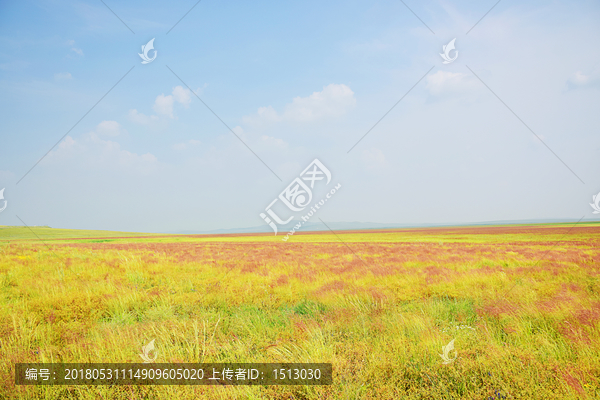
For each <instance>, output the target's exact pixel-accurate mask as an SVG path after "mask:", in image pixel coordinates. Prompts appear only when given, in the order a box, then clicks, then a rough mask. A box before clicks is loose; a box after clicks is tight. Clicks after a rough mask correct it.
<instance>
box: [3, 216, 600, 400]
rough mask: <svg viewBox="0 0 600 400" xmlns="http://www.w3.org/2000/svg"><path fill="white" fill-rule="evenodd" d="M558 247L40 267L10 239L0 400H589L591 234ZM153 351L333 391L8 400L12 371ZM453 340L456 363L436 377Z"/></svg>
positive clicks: (103, 258) (284, 248)
mask: <svg viewBox="0 0 600 400" xmlns="http://www.w3.org/2000/svg"><path fill="white" fill-rule="evenodd" d="M578 228H579V227H578ZM15 229H23V228H15ZM34 229H35V230H36V233H37V234H38V235H39V236H40V237H41V238H43V239H48V238H55V239H61V238H68V237H72V236H69V235H72V234H73V233H72V232H61V233H59V234H53V233H52V231H50V232H49V231H47V230H44V231H42V229H48V228H34ZM519 229H520V228H519ZM568 229H569V226H543V227H536V228H534V229H533V230H534V231H535V232H533V233H532V232H531V230H529V231H528V233H523V232H519V231H518V229H517V230H516V231H515V232H506V233H502V234H498V233H495V231H494V228H489V229H488V230H485V231H484V232H480V233H477V232H465V231H464V230H461V229H460V228H454V229H451V230H449V229H446V230H444V229H440V230H427V231H425V232H424V231H421V230H414V231H402V232H380V233H376V232H372V233H368V232H357V233H345V234H344V233H341V234H338V235H339V238H341V239H342V240H343V241H344V242H346V243H347V244H348V245H349V246H350V249H349V248H348V247H347V246H346V245H345V244H343V243H340V241H339V239H338V238H337V237H336V236H335V235H332V234H327V233H320V234H314V235H294V236H293V237H292V238H290V240H289V241H288V242H281V240H280V238H279V237H273V236H272V235H262V236H256V237H253V236H242V237H232V236H228V237H212V238H211V237H185V236H174V237H170V238H168V237H160V238H159V237H145V238H122V239H116V240H115V241H114V242H104V241H99V240H95V239H94V238H100V237H101V238H106V237H118V236H120V237H124V236H127V235H125V234H122V233H120V232H116V233H114V234H113V235H110V234H109V233H107V232H101V233H98V234H97V235H95V236H94V235H93V234H92V233H91V232H89V233H88V234H86V235H85V236H86V237H87V239H77V240H52V241H47V242H46V244H47V245H48V246H50V250H49V249H48V248H47V247H46V245H45V244H43V243H40V242H39V241H38V240H25V239H27V237H22V236H19V235H20V234H21V232H17V233H15V234H14V237H16V236H19V239H18V240H14V239H13V238H11V237H9V236H7V235H5V233H7V232H9V229H8V228H6V229H5V230H4V231H0V234H1V235H3V236H1V237H0V302H1V304H2V307H1V308H0V370H1V372H0V385H1V386H0V398H2V397H6V398H23V399H25V398H66V397H69V396H71V397H73V398H89V399H92V398H107V399H114V398H123V399H129V398H161V399H170V398H178V399H186V398H189V399H195V398H222V399H230V398H247V399H259V398H280V399H289V398H290V397H291V398H297V399H304V398H309V399H321V398H330V399H355V398H358V399H376V398H377V399H379V398H381V399H391V398H408V399H411V398H414V399H427V398H430V399H457V398H465V399H488V398H494V399H498V398H507V399H508V398H523V399H548V398H561V399H580V398H594V397H596V396H598V395H600V379H599V376H600V345H599V340H600V331H599V329H600V327H599V324H598V320H599V319H600V282H599V281H600V279H599V276H600V274H599V272H600V229H598V228H597V227H594V226H588V227H587V228H585V229H579V230H574V231H572V232H571V233H569V235H568V236H567V237H565V233H566V232H567V231H568ZM38 230H39V231H38ZM135 235H136V236H140V235H139V234H135ZM561 239H562V241H561V242H558V241H559V240H561ZM566 239H568V240H566ZM152 339H156V346H157V351H158V357H159V359H158V360H157V361H159V362H330V363H332V364H333V368H334V383H333V385H331V386H324V387H302V386H298V387H285V386H281V387H275V386H272V387H225V388H214V387H165V386H157V387H118V388H108V387H93V388H86V387H44V388H36V387H15V385H14V363H17V362H139V361H140V358H139V356H138V353H140V350H141V347H142V346H143V345H145V344H146V343H148V342H149V341H150V340H152ZM452 339H455V347H456V350H457V355H458V358H457V359H456V361H454V362H453V363H451V364H448V365H443V364H442V359H441V358H440V356H439V353H441V352H442V351H441V348H442V346H444V345H446V344H447V343H448V342H450V341H451V340H452ZM502 396H506V397H502Z"/></svg>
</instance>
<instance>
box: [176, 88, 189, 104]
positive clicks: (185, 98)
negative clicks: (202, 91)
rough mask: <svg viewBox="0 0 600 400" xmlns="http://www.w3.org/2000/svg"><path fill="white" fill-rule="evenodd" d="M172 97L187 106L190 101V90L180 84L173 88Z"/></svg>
mask: <svg viewBox="0 0 600 400" xmlns="http://www.w3.org/2000/svg"><path fill="white" fill-rule="evenodd" d="M173 98H174V99H175V101H176V102H178V103H180V104H183V105H184V106H185V107H188V106H189V105H190V103H191V102H192V97H191V92H190V90H189V89H184V88H183V87H182V86H175V88H173Z"/></svg>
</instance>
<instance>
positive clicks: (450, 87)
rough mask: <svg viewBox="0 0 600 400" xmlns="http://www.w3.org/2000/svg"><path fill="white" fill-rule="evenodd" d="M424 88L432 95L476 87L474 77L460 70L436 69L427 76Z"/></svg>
mask: <svg viewBox="0 0 600 400" xmlns="http://www.w3.org/2000/svg"><path fill="white" fill-rule="evenodd" d="M426 79H427V85H426V88H427V90H428V91H429V93H431V94H432V95H434V96H440V95H444V94H450V93H461V92H471V91H473V90H474V89H476V88H477V81H476V80H475V78H474V77H472V76H471V75H468V74H463V73H461V72H448V71H438V72H436V73H435V74H431V75H428V76H427V78H426Z"/></svg>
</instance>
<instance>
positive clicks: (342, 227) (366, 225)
mask: <svg viewBox="0 0 600 400" xmlns="http://www.w3.org/2000/svg"><path fill="white" fill-rule="evenodd" d="M298 222H299V221H297V220H293V221H291V222H290V223H289V224H287V225H285V227H283V226H282V227H280V228H281V229H280V230H279V233H278V235H281V234H283V235H285V234H286V233H287V232H289V231H290V230H291V229H292V228H293V226H294V225H295V224H297V223H298ZM575 222H577V220H576V219H571V218H564V219H522V220H504V221H484V222H468V223H454V224H453V223H447V224H433V223H432V224H395V223H377V222H328V221H325V223H327V225H328V226H329V228H331V229H332V230H334V231H350V230H363V229H406V228H435V227H452V226H478V225H522V224H553V223H554V224H559V223H575ZM585 222H588V223H589V222H598V221H585ZM327 230H329V229H328V228H327V227H326V226H325V225H324V224H322V223H320V222H318V223H317V222H307V223H305V224H304V225H302V227H301V228H300V229H299V230H298V231H299V232H310V231H327ZM265 232H266V233H268V232H271V233H272V232H273V230H272V229H271V228H270V227H269V226H268V225H266V224H265V225H261V226H252V227H248V228H231V229H215V230H210V231H201V230H181V231H170V232H162V233H169V234H184V235H198V234H225V233H265Z"/></svg>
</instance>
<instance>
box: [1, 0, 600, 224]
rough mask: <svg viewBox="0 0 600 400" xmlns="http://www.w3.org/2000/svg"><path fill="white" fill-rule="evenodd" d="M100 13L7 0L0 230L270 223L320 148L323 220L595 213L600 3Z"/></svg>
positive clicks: (282, 5)
mask: <svg viewBox="0 0 600 400" xmlns="http://www.w3.org/2000/svg"><path fill="white" fill-rule="evenodd" d="M105 3H106V5H108V6H109V7H110V8H111V9H112V10H113V11H114V12H115V13H116V14H117V15H118V16H119V17H120V18H121V19H122V20H123V22H125V24H127V26H128V27H129V28H128V27H127V26H125V25H124V24H123V23H122V22H121V21H119V19H118V18H117V17H116V16H115V15H114V14H113V13H111V11H110V10H109V9H108V8H107V7H106V6H105V5H104V4H103V3H102V2H100V1H98V2H96V1H88V2H76V1H70V2H59V1H38V2H28V1H22V2H1V3H0V88H1V90H2V93H3V96H1V97H0V102H1V103H2V104H1V109H2V114H1V116H2V125H1V128H0V129H1V131H0V132H1V134H0V189H2V188H6V189H5V192H4V197H5V200H6V201H8V206H7V208H6V209H5V210H4V211H3V212H2V213H0V224H2V225H21V222H20V220H19V219H18V218H21V219H22V220H23V221H25V222H26V223H27V224H28V225H50V226H52V227H60V228H82V229H109V230H124V231H149V232H166V231H180V230H198V231H202V230H211V229H220V228H226V229H227V228H240V227H249V226H258V225H263V224H264V221H263V220H262V219H261V218H260V216H259V214H260V213H261V212H263V211H264V209H265V207H266V206H267V205H268V204H269V203H271V201H272V200H273V199H274V198H276V197H277V195H278V194H279V193H281V191H282V190H283V189H284V188H285V187H286V186H287V184H288V183H290V182H291V181H292V180H293V179H294V178H295V177H297V176H298V174H299V173H300V172H301V171H302V170H303V169H304V168H305V167H306V166H307V165H308V164H309V163H310V162H311V161H312V160H313V159H315V158H318V159H319V160H321V161H322V162H323V164H324V165H326V166H327V168H328V169H329V170H330V171H331V173H332V176H333V181H335V182H340V183H342V184H343V186H342V189H341V190H340V191H339V193H337V194H336V197H335V199H333V200H332V201H331V202H329V203H328V204H327V206H326V207H323V209H322V210H319V217H320V218H322V219H323V220H324V221H338V222H341V221H362V222H380V223H400V224H418V223H440V224H443V223H466V222H477V221H490V220H518V219H543V218H568V219H574V220H578V219H579V218H581V217H582V216H585V218H586V219H589V220H591V219H594V218H595V219H598V215H594V214H592V211H593V210H592V208H591V207H590V206H589V203H590V202H591V201H592V195H594V194H596V193H598V192H599V191H600V135H599V134H598V126H600V113H598V106H599V95H600V51H599V50H598V46H597V43H599V42H600V25H599V24H598V23H597V21H598V20H599V18H600V5H599V4H598V2H595V1H575V2H567V1H553V2H541V1H533V2H527V3H522V2H514V1H509V0H503V1H501V2H499V3H498V4H497V5H496V6H495V7H494V8H493V9H492V10H491V11H490V12H489V14H488V15H487V16H485V18H483V19H482V20H481V22H479V23H478V24H477V25H476V26H475V27H474V28H473V26H474V25H475V23H476V22H477V21H478V20H479V19H480V18H481V17H483V16H484V15H485V14H486V13H487V12H488V11H489V10H490V8H492V6H493V5H494V4H495V3H496V2H495V1H491V2H474V1H456V2H448V1H425V2H414V1H408V0H407V1H405V2H404V3H406V6H405V4H403V3H402V2H400V1H344V2H342V1H329V2H318V1H305V2H264V1H257V2H241V1H229V2H223V1H210V0H203V1H201V2H200V3H199V4H198V5H197V6H196V7H194V8H193V9H192V10H191V11H190V12H189V14H188V15H187V16H186V17H185V18H183V19H182V20H181V22H179V23H178V24H177V26H175V27H174V28H173V25H175V23H176V22H177V21H178V20H179V19H180V18H181V17H182V16H183V15H184V14H185V13H186V12H188V10H189V9H190V8H191V7H192V6H193V5H194V4H195V3H196V2H195V1H190V2H187V1H186V2H179V3H176V4H175V3H172V2H171V3H169V2H156V1H143V2H142V1H134V2H111V1H105ZM407 6H408V7H410V9H411V10H412V11H413V12H414V13H415V14H416V15H418V17H419V18H420V19H421V20H422V21H423V22H424V23H425V24H426V25H427V26H425V25H424V23H422V22H421V21H419V19H418V18H417V17H416V16H415V15H414V14H413V13H412V12H411V11H410V10H409V9H408V8H407ZM171 28H173V29H172V30H171V31H170V32H169V33H168V34H167V32H168V31H169V30H170V29H171ZM471 28H473V29H472V30H471V31H470V32H469V33H468V34H466V33H467V32H468V31H469V30H470V29H471ZM130 29H131V30H130ZM132 31H133V32H132ZM432 31H433V32H432ZM152 38H154V39H155V41H154V48H155V50H156V51H157V57H156V59H155V60H154V61H153V62H152V63H150V64H146V65H143V64H141V61H142V60H141V59H140V57H139V56H138V53H139V52H140V51H141V46H142V45H144V44H145V43H147V42H148V41H149V40H150V39H152ZM453 38H456V50H458V57H457V59H456V61H454V62H452V63H451V64H447V65H444V64H442V61H443V60H442V58H441V57H440V55H439V53H441V52H442V46H443V45H445V44H447V43H448V42H449V41H450V40H452V39H453ZM132 67H133V69H132ZM169 68H170V69H171V70H172V71H173V72H174V73H175V74H177V75H178V76H179V77H180V78H181V79H182V80H183V81H184V82H185V84H183V83H182V82H181V81H180V80H179V79H178V78H177V77H176V76H175V75H174V74H173V72H171V71H170V70H169ZM128 71H130V72H129V73H128V74H127V75H126V76H125V77H124V78H123V76H124V75H125V74H126V73H127V72H128ZM428 71H429V72H428ZM121 78H123V79H122V80H121V81H120V82H119V83H118V84H117V85H116V86H115V87H114V89H112V90H111V91H110V93H108V94H107V95H106V97H104V98H103V99H102V100H101V101H100V102H99V103H98V104H97V105H96V106H95V107H93V106H94V104H96V102H98V100H99V99H100V98H102V97H103V96H104V95H105V94H106V93H107V92H108V91H109V89H110V88H111V87H113V85H115V84H116V83H117V82H118V81H119V80H120V79H121ZM421 78H422V79H421ZM420 79H421V80H420ZM419 80H420V81H419ZM482 81H483V82H482ZM417 82H419V83H418V84H417V85H416V86H415V84H416V83H417ZM484 83H485V85H487V86H488V87H489V89H488V87H486V86H485V85H484ZM413 86H414V88H413V89H412V90H411V91H410V93H409V94H408V95H406V97H404V98H403V99H402V101H401V102H400V103H398V105H397V106H396V107H395V108H393V109H392V111H391V112H389V114H387V115H386V116H385V118H384V119H383V120H381V122H380V123H379V124H378V125H377V126H376V127H375V128H374V129H373V130H372V131H371V132H370V133H369V134H368V135H367V136H366V137H365V138H364V139H363V140H362V141H361V142H360V143H359V144H358V145H357V146H356V147H355V148H353V149H352V151H351V152H349V153H348V150H349V149H350V148H351V147H352V146H353V145H354V144H355V143H356V142H357V141H358V139H360V138H361V137H362V136H363V135H364V134H365V133H366V132H367V131H369V129H370V128H371V127H372V126H373V125H374V124H375V123H376V122H377V121H378V120H379V119H380V118H381V117H382V116H383V115H384V114H385V113H386V112H387V111H388V110H390V108H391V107H392V106H393V105H394V104H395V103H396V102H397V101H398V100H399V99H400V98H401V97H402V96H404V95H405V94H406V93H407V91H409V89H411V87H413ZM188 87H189V88H191V89H192V90H193V91H194V92H195V94H196V95H197V96H199V97H200V98H201V99H202V100H203V101H204V102H205V103H206V105H208V106H209V107H210V108H211V109H212V110H213V111H214V113H215V114H217V115H218V117H219V118H220V119H221V120H222V121H223V122H224V123H225V124H226V125H227V126H228V127H230V128H231V129H233V131H234V132H235V133H236V134H237V135H238V136H239V137H240V138H241V139H242V140H243V141H244V142H245V143H246V144H247V146H249V147H250V148H251V149H252V151H253V152H254V153H256V155H258V157H260V159H261V160H262V161H261V160H259V159H258V158H257V157H256V156H255V155H254V154H253V153H252V152H251V151H249V150H248V148H247V147H246V146H245V145H244V144H242V143H241V142H240V141H239V140H238V138H236V136H235V135H234V134H233V133H231V132H230V131H229V130H228V128H227V127H226V126H225V125H224V124H223V123H222V122H221V121H220V120H219V119H218V118H217V117H216V116H215V115H214V114H213V113H211V111H209V110H208V109H207V108H206V106H205V105H204V104H202V102H201V101H200V100H198V98H196V96H195V95H194V94H193V93H191V92H190V90H189V89H188ZM490 89H491V90H490ZM492 91H493V93H492ZM494 93H495V94H494ZM496 96H497V97H496ZM498 98H500V99H498ZM92 107H93V108H92ZM507 107H508V108H507ZM509 108H510V109H509ZM90 109H92V110H91V111H90V112H89V113H88V114H87V115H86V113H87V112H88V111H89V110H90ZM511 110H512V112H511ZM513 112H514V114H513ZM515 114H516V115H515ZM84 115H85V117H84V118H83V119H81V118H82V117H83V116H84ZM80 119H81V121H80V122H79V123H78V124H77V125H76V126H75V127H74V128H73V129H72V130H71V131H70V132H69V133H68V135H67V136H66V137H65V138H64V139H63V140H62V141H61V142H60V144H59V145H58V146H56V147H54V148H53V150H52V151H51V152H50V153H49V154H48V156H47V157H45V158H44V159H43V160H42V161H41V162H40V163H39V164H38V165H37V166H36V167H35V168H34V169H33V170H31V172H30V173H29V174H28V175H27V176H25V178H23V176H24V175H25V174H26V173H27V171H28V170H29V169H30V168H31V167H32V166H33V165H34V164H35V163H36V162H37V161H38V160H39V159H40V158H41V157H42V156H43V155H44V154H46V152H48V150H49V149H51V148H52V146H54V145H55V144H56V143H57V141H58V140H59V139H60V138H61V137H63V135H65V133H67V131H69V129H71V127H73V126H74V125H75V124H76V123H77V122H78V121H79V120H80ZM519 119H520V120H519ZM528 127H529V128H530V129H531V130H533V131H534V132H535V133H536V134H537V135H538V136H539V137H540V138H541V139H542V140H543V141H544V143H545V145H544V144H543V143H541V142H540V140H538V139H537V138H536V137H535V136H534V134H532V132H531V131H530V130H529V128H528ZM546 145H547V147H546ZM548 147H549V148H550V149H551V150H552V151H551V150H549V149H548ZM552 152H554V153H555V154H556V155H555V154H553V153H552ZM559 158H560V159H559ZM561 160H562V161H561ZM263 162H264V163H265V164H267V165H268V166H269V168H271V169H272V170H273V171H274V172H275V174H273V173H272V172H271V171H269V169H268V168H266V167H265V165H264V164H263ZM565 164H566V165H565ZM569 168H570V169H569ZM571 170H572V171H571ZM275 175H277V176H275ZM21 178H23V179H22V180H21V181H20V182H19V183H18V184H17V182H18V181H19V180H20V179H21ZM582 181H583V182H582ZM1 207H2V204H0V208H1Z"/></svg>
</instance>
